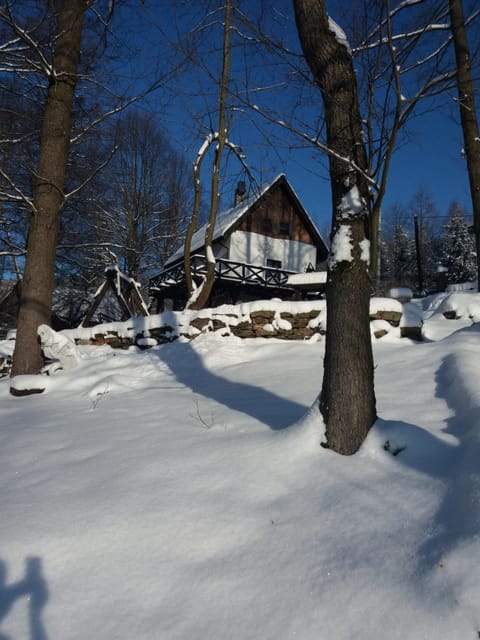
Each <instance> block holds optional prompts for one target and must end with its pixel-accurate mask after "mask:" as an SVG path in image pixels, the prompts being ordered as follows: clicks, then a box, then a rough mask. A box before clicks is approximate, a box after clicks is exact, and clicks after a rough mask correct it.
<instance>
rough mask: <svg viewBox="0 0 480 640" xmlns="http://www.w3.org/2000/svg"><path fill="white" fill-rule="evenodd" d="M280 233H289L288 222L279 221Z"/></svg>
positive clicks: (282, 234)
mask: <svg viewBox="0 0 480 640" xmlns="http://www.w3.org/2000/svg"><path fill="white" fill-rule="evenodd" d="M280 235H281V236H289V235H290V225H289V224H288V222H280Z"/></svg>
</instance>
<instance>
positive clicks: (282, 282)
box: [149, 255, 296, 295]
mask: <svg viewBox="0 0 480 640" xmlns="http://www.w3.org/2000/svg"><path fill="white" fill-rule="evenodd" d="M191 267H192V276H193V277H194V278H198V279H201V278H202V277H203V276H205V275H206V273H207V261H206V258H205V256H201V255H194V256H192V260H191ZM294 273H296V272H295V271H286V270H285V269H275V268H273V267H263V266H262V267H258V266H255V265H252V264H245V263H244V262H232V261H231V260H222V259H218V258H217V260H216V262H215V277H216V278H217V279H218V280H225V281H229V282H235V283H237V284H248V285H258V286H263V287H271V288H277V289H278V288H281V289H289V288H290V287H289V286H288V285H287V280H288V276H290V275H292V274H294ZM184 282H185V269H184V264H183V262H180V263H178V264H176V265H173V266H171V267H169V268H168V269H165V270H164V271H162V272H161V273H159V274H158V275H157V276H154V277H153V278H152V279H151V280H150V284H149V293H150V294H151V295H155V293H158V292H160V291H162V290H165V289H167V288H169V287H172V286H175V285H181V284H183V283H184Z"/></svg>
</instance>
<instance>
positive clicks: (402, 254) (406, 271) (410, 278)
mask: <svg viewBox="0 0 480 640" xmlns="http://www.w3.org/2000/svg"><path fill="white" fill-rule="evenodd" d="M382 250H383V278H382V279H383V281H384V282H385V285H386V287H387V288H389V287H391V286H396V287H411V288H415V285H416V282H417V272H416V262H415V242H414V240H413V238H411V237H410V236H409V235H408V233H407V232H406V231H405V230H404V228H403V226H402V225H401V224H398V225H396V226H395V228H394V230H393V233H392V234H391V235H390V236H389V237H387V238H386V239H385V240H384V243H383V247H382Z"/></svg>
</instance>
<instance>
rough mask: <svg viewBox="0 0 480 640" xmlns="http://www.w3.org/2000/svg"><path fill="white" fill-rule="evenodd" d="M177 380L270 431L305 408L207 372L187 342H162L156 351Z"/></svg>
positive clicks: (256, 388)
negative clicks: (248, 417) (256, 421)
mask: <svg viewBox="0 0 480 640" xmlns="http://www.w3.org/2000/svg"><path fill="white" fill-rule="evenodd" d="M156 353H157V354H158V356H159V358H160V359H161V360H162V361H163V362H164V363H165V364H166V365H167V366H168V367H169V369H170V370H171V372H172V373H173V375H174V376H175V377H176V379H177V380H178V382H180V383H181V384H184V385H185V386H187V387H189V388H190V389H191V390H192V391H193V392H194V393H197V394H200V395H203V396H205V397H206V398H211V399H212V400H215V401H216V402H218V403H219V404H223V405H225V406H226V407H228V408H230V409H232V410H234V411H240V412H242V413H246V414H247V415H250V416H252V417H253V418H255V419H256V420H259V421H260V422H262V423H264V424H265V425H267V426H268V427H269V428H270V429H272V430H273V431H279V430H281V429H285V428H286V427H289V426H290V425H292V424H293V423H294V422H296V421H297V420H298V419H300V418H301V417H302V415H304V414H305V412H306V411H307V407H305V406H304V405H302V404H300V403H298V402H295V401H293V400H288V399H285V398H282V397H281V396H279V395H277V394H275V393H272V392H271V391H268V390H267V389H262V388H260V387H257V386H255V385H249V384H245V383H243V382H232V381H231V380H227V379H226V378H223V377H221V376H218V375H216V374H215V373H212V372H211V371H209V370H208V369H207V368H206V367H205V365H204V364H203V362H202V358H201V357H200V355H199V354H198V353H197V352H196V351H195V349H193V348H192V346H191V345H190V344H189V343H183V344H180V343H178V342H176V343H172V344H165V345H163V346H162V347H161V348H160V349H158V351H157V352H156Z"/></svg>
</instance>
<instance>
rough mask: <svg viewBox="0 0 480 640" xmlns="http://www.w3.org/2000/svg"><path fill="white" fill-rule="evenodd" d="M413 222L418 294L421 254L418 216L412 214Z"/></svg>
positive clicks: (420, 281) (421, 286)
mask: <svg viewBox="0 0 480 640" xmlns="http://www.w3.org/2000/svg"><path fill="white" fill-rule="evenodd" d="M413 224H414V226H415V254H416V257H417V274H418V293H419V295H422V291H423V272H422V256H421V252H420V232H419V228H418V216H413Z"/></svg>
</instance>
